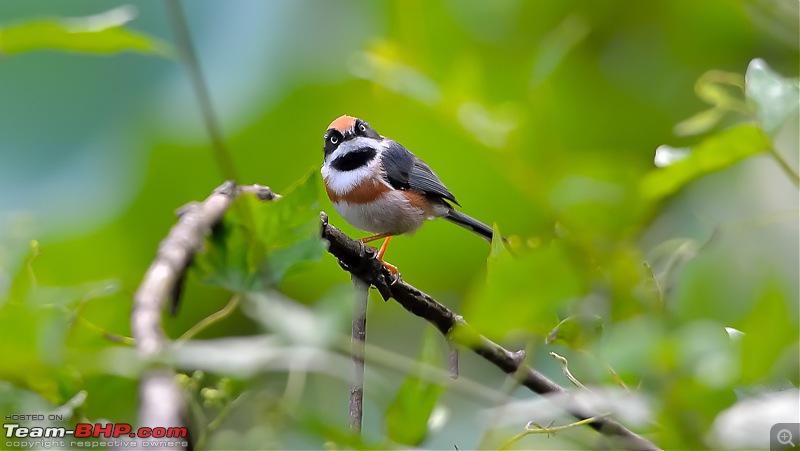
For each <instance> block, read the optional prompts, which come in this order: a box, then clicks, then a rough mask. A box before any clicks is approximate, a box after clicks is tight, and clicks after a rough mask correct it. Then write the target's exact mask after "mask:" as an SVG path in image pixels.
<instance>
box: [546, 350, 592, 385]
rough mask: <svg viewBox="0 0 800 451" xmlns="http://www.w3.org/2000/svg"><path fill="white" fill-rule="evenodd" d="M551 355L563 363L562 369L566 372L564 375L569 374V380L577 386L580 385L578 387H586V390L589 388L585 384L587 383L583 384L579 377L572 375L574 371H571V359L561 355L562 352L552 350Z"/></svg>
mask: <svg viewBox="0 0 800 451" xmlns="http://www.w3.org/2000/svg"><path fill="white" fill-rule="evenodd" d="M550 357H552V358H554V359H556V360H558V361H559V362H560V363H561V371H563V372H564V376H567V379H569V381H570V382H572V383H573V384H575V386H576V387H578V388H582V389H584V390H588V388H586V386H585V385H583V384H581V381H579V380H578V379H577V378H576V377H575V376H573V375H572V373H571V372H570V371H569V361H567V358H566V357H564V356H562V355H560V354H556V353H555V352H551V353H550Z"/></svg>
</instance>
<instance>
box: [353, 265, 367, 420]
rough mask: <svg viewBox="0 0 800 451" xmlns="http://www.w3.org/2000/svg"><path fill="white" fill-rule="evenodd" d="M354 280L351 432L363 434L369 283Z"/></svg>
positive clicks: (354, 277)
mask: <svg viewBox="0 0 800 451" xmlns="http://www.w3.org/2000/svg"><path fill="white" fill-rule="evenodd" d="M352 279H353V335H352V339H351V340H352V341H351V342H350V348H351V349H350V354H351V355H352V356H353V380H352V383H351V385H350V430H352V431H353V432H361V418H362V417H363V415H364V343H365V342H366V340H367V300H368V299H369V283H367V282H364V281H363V280H361V279H359V278H358V276H356V275H355V274H353V275H352Z"/></svg>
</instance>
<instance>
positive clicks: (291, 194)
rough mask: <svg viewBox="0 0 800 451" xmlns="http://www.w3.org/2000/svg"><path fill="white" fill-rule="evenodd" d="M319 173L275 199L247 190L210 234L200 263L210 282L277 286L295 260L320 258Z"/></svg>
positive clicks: (247, 287)
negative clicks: (263, 199) (263, 198)
mask: <svg viewBox="0 0 800 451" xmlns="http://www.w3.org/2000/svg"><path fill="white" fill-rule="evenodd" d="M318 183H319V175H318V173H317V171H316V170H315V171H313V172H311V173H309V174H308V175H307V176H306V177H304V178H303V179H301V180H300V181H299V182H298V183H297V184H296V185H294V187H291V188H289V189H288V190H287V194H286V195H285V196H284V197H282V198H281V199H279V200H276V201H273V202H260V201H258V200H256V199H255V198H254V197H253V196H250V195H247V194H245V195H242V196H241V197H239V198H238V199H236V201H235V202H234V204H233V205H232V206H231V208H230V210H229V211H228V213H227V214H226V215H225V217H224V218H223V220H222V221H221V222H220V224H218V225H217V226H216V227H215V228H214V230H213V231H212V234H211V236H210V237H209V239H207V240H206V247H205V249H206V250H205V252H204V253H202V254H198V255H197V256H196V258H195V267H196V268H197V269H198V270H199V271H200V273H201V277H202V278H203V280H204V281H205V282H206V283H209V284H212V285H218V286H222V287H225V288H227V289H229V290H231V291H258V290H262V289H264V288H267V287H276V286H277V285H279V284H280V283H281V282H282V281H283V278H284V276H286V273H287V272H288V271H289V270H290V269H292V268H293V267H294V266H296V265H298V264H301V263H304V262H311V261H319V260H320V259H321V258H322V254H323V253H324V252H325V245H324V242H323V240H322V237H321V236H320V231H319V227H320V226H319V195H318V194H319V190H318Z"/></svg>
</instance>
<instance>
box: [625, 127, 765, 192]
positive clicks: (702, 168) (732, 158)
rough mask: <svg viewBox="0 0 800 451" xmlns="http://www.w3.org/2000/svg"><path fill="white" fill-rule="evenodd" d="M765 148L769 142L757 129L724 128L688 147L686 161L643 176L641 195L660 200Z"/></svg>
mask: <svg viewBox="0 0 800 451" xmlns="http://www.w3.org/2000/svg"><path fill="white" fill-rule="evenodd" d="M767 149H769V141H767V138H766V136H764V133H763V132H762V131H761V130H760V129H758V128H757V127H754V126H752V125H739V126H737V127H734V128H731V129H728V130H726V131H724V132H722V133H719V134H717V135H714V136H712V137H710V138H708V139H706V140H704V141H703V142H701V143H700V144H699V145H697V146H695V147H694V148H692V153H691V155H690V156H689V157H688V158H686V159H684V160H682V161H679V162H677V163H674V164H672V165H671V166H668V167H665V168H660V169H655V170H653V171H650V172H649V173H647V174H645V176H644V178H643V179H642V183H641V191H642V195H643V196H644V198H645V199H648V200H659V199H662V198H664V197H666V196H669V195H671V194H674V193H675V192H677V191H678V190H680V189H681V188H683V187H684V186H686V185H687V184H689V183H690V182H692V181H694V180H696V179H698V178H700V177H702V176H704V175H707V174H711V173H713V172H717V171H720V170H722V169H725V168H727V167H729V166H732V165H734V164H736V163H738V162H740V161H742V160H744V159H745V158H747V157H750V156H752V155H755V154H757V153H759V152H763V151H765V150H767Z"/></svg>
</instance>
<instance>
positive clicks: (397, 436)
mask: <svg viewBox="0 0 800 451" xmlns="http://www.w3.org/2000/svg"><path fill="white" fill-rule="evenodd" d="M440 341H441V338H439V336H438V335H437V334H435V333H434V332H433V330H432V329H431V328H430V327H429V328H427V329H426V332H425V336H424V337H423V341H422V349H420V353H419V359H418V360H419V361H420V362H421V363H425V364H428V365H436V366H438V365H441V362H442V358H441V352H439V342H440ZM443 390H444V387H442V386H441V385H440V384H436V383H431V382H428V381H426V380H423V379H422V378H421V377H419V376H409V377H408V378H406V380H405V381H404V382H403V385H402V386H400V390H399V391H398V392H397V395H395V397H394V400H392V402H391V404H389V408H388V409H387V411H386V434H387V435H388V437H389V438H390V439H392V440H394V441H396V442H398V443H402V444H404V445H411V446H416V445H419V444H420V443H422V441H423V440H425V436H426V435H427V432H428V418H429V417H430V416H431V412H433V408H434V406H436V402H437V401H438V399H439V395H441V394H442V391H443Z"/></svg>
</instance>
